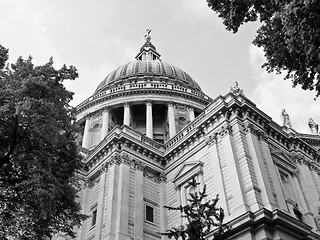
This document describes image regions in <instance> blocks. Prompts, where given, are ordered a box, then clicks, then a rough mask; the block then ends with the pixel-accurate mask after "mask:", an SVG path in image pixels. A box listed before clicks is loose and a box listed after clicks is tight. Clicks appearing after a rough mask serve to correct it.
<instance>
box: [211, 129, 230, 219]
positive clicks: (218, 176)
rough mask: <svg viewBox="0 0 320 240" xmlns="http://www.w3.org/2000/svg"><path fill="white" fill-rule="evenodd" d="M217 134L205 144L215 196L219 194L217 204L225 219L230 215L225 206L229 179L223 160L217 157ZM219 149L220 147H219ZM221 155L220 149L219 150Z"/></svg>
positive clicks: (227, 207)
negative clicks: (211, 171)
mask: <svg viewBox="0 0 320 240" xmlns="http://www.w3.org/2000/svg"><path fill="white" fill-rule="evenodd" d="M217 140H218V138H217V134H216V133H214V134H212V135H210V136H208V137H207V139H206V143H207V146H208V149H209V154H210V161H211V164H212V169H213V170H214V172H213V173H212V177H213V181H214V183H215V190H216V194H219V199H220V201H219V204H220V205H221V207H222V208H223V209H224V210H225V213H226V217H228V215H230V214H231V211H230V208H229V206H228V204H227V199H226V197H227V190H226V188H229V187H230V184H231V182H230V179H229V178H228V177H227V176H226V175H225V174H226V173H227V169H226V164H225V163H224V162H223V161H224V159H223V158H222V159H221V158H220V157H219V149H218V148H219V147H218V142H217ZM220 148H221V146H220ZM220 153H221V149H220Z"/></svg>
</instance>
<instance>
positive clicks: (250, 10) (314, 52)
mask: <svg viewBox="0 0 320 240" xmlns="http://www.w3.org/2000/svg"><path fill="white" fill-rule="evenodd" d="M207 2H208V5H209V7H210V8H211V9H212V10H214V11H215V12H217V13H218V16H219V17H221V18H222V19H223V23H224V25H225V26H226V28H227V29H228V30H230V31H233V32H234V33H236V32H237V31H238V29H239V27H240V26H241V25H242V24H243V23H247V22H253V21H257V20H260V21H261V23H262V25H261V27H260V28H259V29H258V31H257V35H256V37H255V39H254V40H253V43H254V44H255V45H256V46H258V47H263V49H264V52H265V57H266V59H267V62H266V63H264V64H263V67H266V69H267V70H268V72H271V71H276V72H277V73H281V71H283V70H285V71H286V77H285V78H286V79H291V80H292V82H293V86H297V85H301V87H302V88H303V89H304V90H307V89H309V90H315V91H316V96H319V95H320V75H319V73H320V57H319V56H320V2H319V1H317V0H305V1H301V0H283V1H278V0H268V1H262V0H250V1H248V0H231V1H230V0H207Z"/></svg>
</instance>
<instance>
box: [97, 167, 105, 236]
mask: <svg viewBox="0 0 320 240" xmlns="http://www.w3.org/2000/svg"><path fill="white" fill-rule="evenodd" d="M106 170H107V166H106V165H103V166H102V167H101V169H100V171H101V172H100V180H99V195H98V205H97V222H96V232H95V237H94V239H95V240H100V239H101V232H102V225H103V215H104V209H105V207H104V206H105V203H104V201H105V199H104V198H105V191H106Z"/></svg>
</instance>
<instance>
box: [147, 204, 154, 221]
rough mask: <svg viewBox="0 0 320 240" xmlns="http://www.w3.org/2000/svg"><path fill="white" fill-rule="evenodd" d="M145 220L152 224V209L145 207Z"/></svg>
mask: <svg viewBox="0 0 320 240" xmlns="http://www.w3.org/2000/svg"><path fill="white" fill-rule="evenodd" d="M146 220H147V221H149V222H153V221H154V220H153V207H150V206H148V205H146Z"/></svg>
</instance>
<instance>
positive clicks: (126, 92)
mask: <svg viewBox="0 0 320 240" xmlns="http://www.w3.org/2000/svg"><path fill="white" fill-rule="evenodd" d="M190 91H191V90H190ZM150 93H151V94H157V95H170V96H171V97H172V96H180V97H183V98H186V99H190V100H192V101H195V102H198V103H200V104H201V105H204V106H206V105H207V104H208V103H210V102H211V101H212V99H211V98H209V97H208V96H206V95H205V94H199V93H197V92H195V91H193V90H192V91H191V92H186V91H182V90H178V89H177V88H171V89H169V88H168V89H164V88H137V89H125V88H123V89H120V90H119V91H115V92H109V93H105V94H102V93H99V94H96V95H93V96H91V97H89V98H88V99H86V100H85V101H83V102H82V103H80V104H79V105H78V106H77V114H80V113H82V112H83V111H85V110H86V109H88V108H90V107H92V106H95V105H98V104H99V103H101V102H107V101H110V100H111V99H115V98H120V97H122V96H132V95H141V94H142V95H144V94H150Z"/></svg>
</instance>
